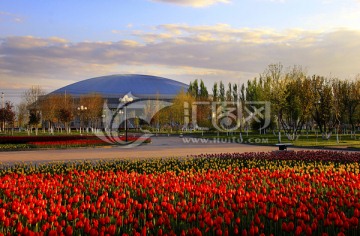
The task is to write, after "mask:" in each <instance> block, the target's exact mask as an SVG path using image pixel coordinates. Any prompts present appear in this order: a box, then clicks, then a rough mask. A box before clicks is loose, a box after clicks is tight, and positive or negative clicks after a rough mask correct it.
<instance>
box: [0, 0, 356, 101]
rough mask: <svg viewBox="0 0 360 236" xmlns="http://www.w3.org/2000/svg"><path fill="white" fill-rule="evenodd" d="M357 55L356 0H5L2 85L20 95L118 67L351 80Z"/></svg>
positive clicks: (174, 73)
mask: <svg viewBox="0 0 360 236" xmlns="http://www.w3.org/2000/svg"><path fill="white" fill-rule="evenodd" d="M359 61H360V1H359V0H342V1H341V0H338V1H336V0H252V1H251V0H121V1H119V0H117V1H115V0H108V1H98V0H92V1H89V0H88V1H85V0H77V1H69V0H62V1H59V0H58V1H51V0H47V1H45V0H36V1H35V0H27V1H25V0H22V1H20V0H0V89H1V90H2V91H5V93H6V94H8V98H9V99H10V98H12V99H14V100H16V98H19V97H20V95H21V93H22V91H24V90H25V89H27V88H29V87H31V86H33V85H39V86H40V87H42V88H43V89H45V90H47V91H52V90H54V89H56V88H58V87H60V86H65V85H67V84H70V83H73V82H76V81H80V80H83V79H87V78H91V77H95V76H101V75H108V74H121V73H137V74H153V75H158V76H163V77H168V78H172V79H176V80H180V81H182V82H185V83H189V82H190V81H192V80H194V79H202V80H204V81H205V83H206V85H207V86H208V87H210V86H212V84H213V82H214V81H220V80H222V81H224V82H225V83H227V82H232V83H242V82H245V81H246V80H248V79H251V78H253V77H255V76H257V75H258V74H259V73H261V72H262V71H264V70H265V69H266V67H267V65H269V64H271V63H278V62H280V63H282V64H283V65H284V66H285V67H288V66H293V65H301V66H303V67H304V68H305V69H306V71H307V72H308V74H320V75H324V76H329V77H339V78H342V79H353V78H355V77H356V76H357V75H358V74H359V73H360V68H359V67H358V64H359ZM209 90H210V88H209ZM0 92H1V91H0Z"/></svg>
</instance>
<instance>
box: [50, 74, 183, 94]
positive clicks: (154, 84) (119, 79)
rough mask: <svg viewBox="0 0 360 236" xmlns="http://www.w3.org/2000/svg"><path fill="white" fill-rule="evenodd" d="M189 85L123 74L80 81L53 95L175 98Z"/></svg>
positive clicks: (58, 90)
mask: <svg viewBox="0 0 360 236" xmlns="http://www.w3.org/2000/svg"><path fill="white" fill-rule="evenodd" d="M187 88H188V85H186V84H184V83H181V82H178V81H175V80H171V79H167V78H163V77H157V76H151V75H137V74H122V75H108V76H101V77H96V78H91V79H87V80H83V81H79V82H76V83H73V84H70V85H67V86H65V87H62V88H60V89H57V90H55V91H53V92H52V93H51V94H64V93H67V94H72V95H73V96H80V95H83V94H89V93H99V94H101V95H103V96H104V97H119V96H122V95H125V94H127V93H129V92H131V93H132V94H134V95H135V96H137V97H149V96H151V97H154V96H159V97H174V96H175V95H176V94H178V93H179V92H180V91H181V89H183V90H184V91H186V90H187Z"/></svg>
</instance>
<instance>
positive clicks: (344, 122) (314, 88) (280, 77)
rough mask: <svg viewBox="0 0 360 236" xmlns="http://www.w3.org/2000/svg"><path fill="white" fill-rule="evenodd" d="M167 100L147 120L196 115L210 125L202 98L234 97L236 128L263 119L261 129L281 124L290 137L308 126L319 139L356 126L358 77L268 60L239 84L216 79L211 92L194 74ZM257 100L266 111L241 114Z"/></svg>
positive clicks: (255, 125) (359, 119) (181, 122)
mask: <svg viewBox="0 0 360 236" xmlns="http://www.w3.org/2000/svg"><path fill="white" fill-rule="evenodd" d="M173 102H174V104H173V106H171V107H168V108H166V109H163V110H162V111H161V112H160V113H159V114H157V115H156V116H155V117H154V119H153V122H157V123H159V122H160V124H161V125H163V126H166V125H172V124H175V125H176V126H178V127H185V126H186V125H187V123H190V124H191V123H192V121H193V120H195V119H196V121H197V125H198V126H201V127H209V128H211V127H213V126H214V124H212V122H211V119H212V116H213V115H214V114H213V112H214V111H213V110H212V109H211V106H210V105H209V103H208V102H216V103H220V104H221V103H225V102H234V103H239V104H241V108H242V116H243V119H242V120H241V121H240V124H239V127H240V128H239V129H240V130H243V129H244V128H252V129H259V128H260V129H261V128H262V127H264V125H265V122H266V121H267V122H268V123H269V126H267V127H266V129H272V130H274V131H275V130H277V131H278V132H280V131H281V130H282V131H284V132H285V133H286V135H287V136H288V138H289V139H291V140H294V139H296V138H297V137H298V136H299V134H300V133H301V132H304V130H307V131H308V130H310V129H312V130H314V129H316V130H317V131H319V132H320V133H321V134H322V137H323V138H324V139H328V138H329V137H330V136H331V134H332V133H339V132H341V131H345V130H346V131H349V132H355V131H356V128H357V127H359V125H360V77H359V76H358V77H357V78H355V79H353V80H340V79H337V78H328V77H324V76H319V75H313V76H309V75H307V73H306V72H305V70H304V69H303V68H302V67H301V66H293V67H291V68H287V69H284V68H283V66H282V65H281V64H272V65H269V66H268V68H266V69H265V70H264V72H262V73H261V74H260V75H259V77H257V78H254V79H252V80H248V81H247V82H246V83H243V84H239V85H238V84H236V83H234V84H232V83H228V84H227V86H225V85H224V83H223V82H222V81H220V82H219V83H217V82H216V83H214V85H213V87H212V95H209V93H208V89H207V88H206V86H205V85H204V83H203V81H200V82H199V81H198V80H195V81H193V82H191V83H190V85H189V89H188V91H182V92H180V93H179V94H178V95H177V96H176V97H175V99H174V101H173ZM194 102H195V103H194ZM262 102H269V103H270V104H271V105H270V108H271V112H270V113H268V114H264V116H263V117H261V118H259V119H248V120H246V119H244V118H245V117H246V116H249V115H251V114H249V113H248V114H246V112H249V110H246V109H245V108H246V106H247V105H248V104H252V105H251V106H254V107H255V108H256V107H257V108H259V109H260V107H261V106H262V105H261V104H262ZM257 103H258V105H256V104H257ZM184 104H188V105H184ZM192 104H197V107H196V111H197V112H196V117H193V116H192V115H191V112H192V106H191V105H192ZM202 104H205V105H202ZM254 104H255V105H254ZM188 113H189V114H188ZM189 121H190V122H189ZM264 130H265V129H263V131H264Z"/></svg>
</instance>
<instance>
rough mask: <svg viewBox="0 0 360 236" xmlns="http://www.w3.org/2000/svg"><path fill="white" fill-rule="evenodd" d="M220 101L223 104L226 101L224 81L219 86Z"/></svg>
mask: <svg viewBox="0 0 360 236" xmlns="http://www.w3.org/2000/svg"><path fill="white" fill-rule="evenodd" d="M219 100H220V101H221V102H224V101H225V86H224V83H223V82H222V81H220V84H219Z"/></svg>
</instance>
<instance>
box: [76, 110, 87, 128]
mask: <svg viewBox="0 0 360 236" xmlns="http://www.w3.org/2000/svg"><path fill="white" fill-rule="evenodd" d="M77 109H78V111H79V112H80V134H81V122H82V119H81V118H82V114H83V112H85V111H87V109H88V108H87V107H85V106H83V105H81V106H79V107H78V108H77Z"/></svg>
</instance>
